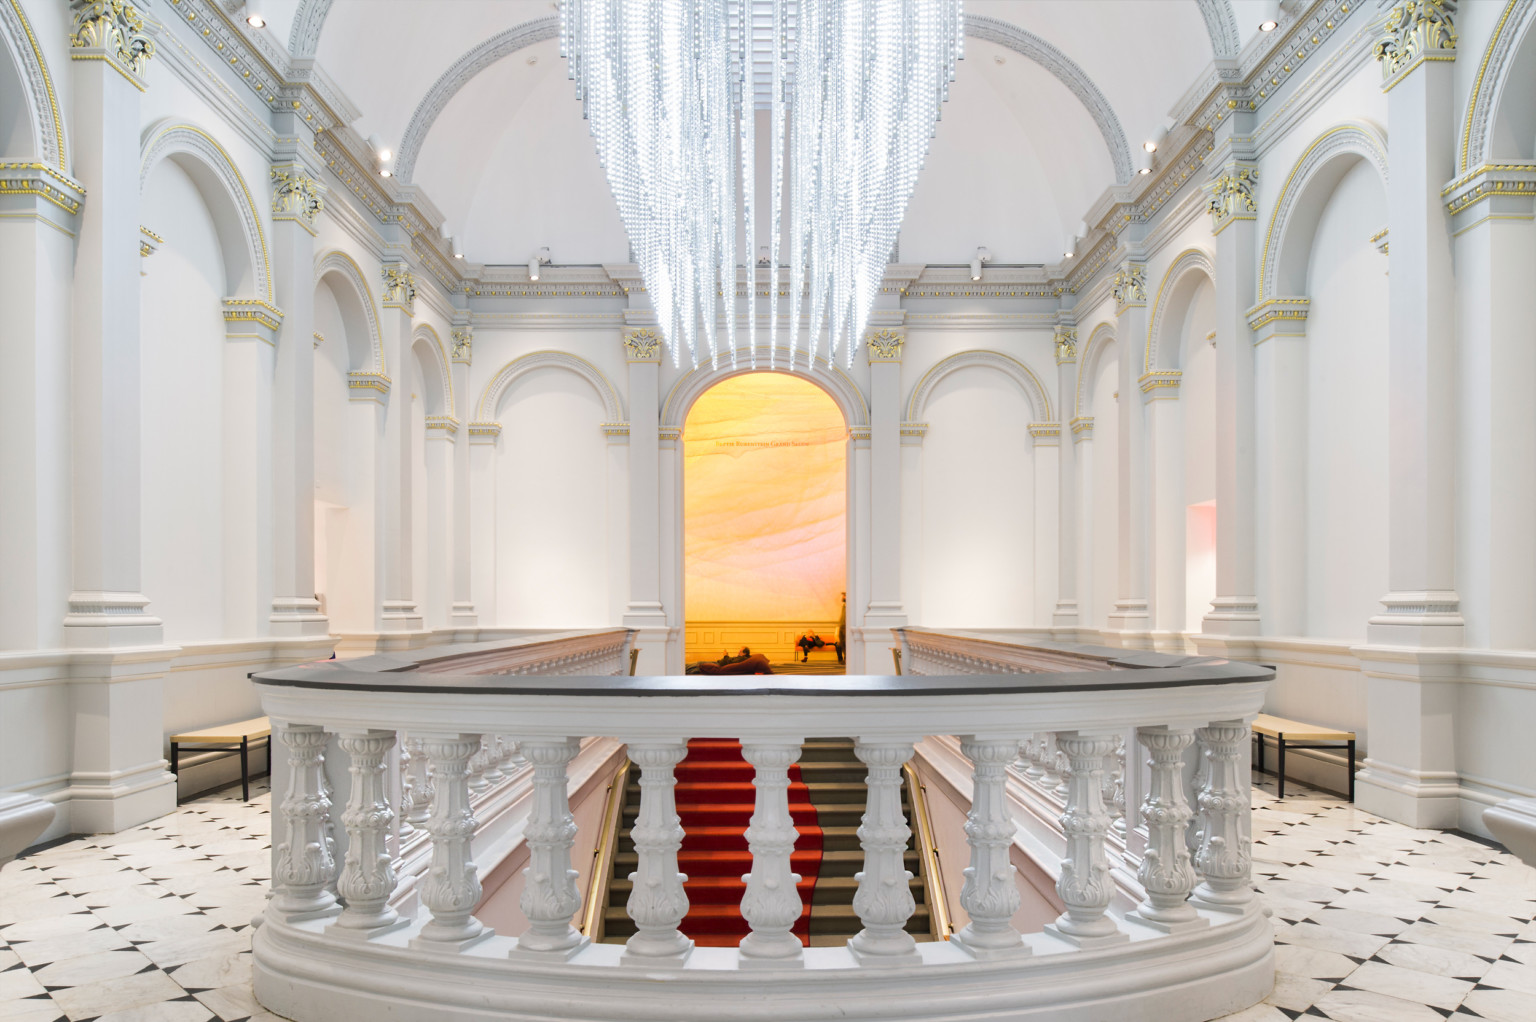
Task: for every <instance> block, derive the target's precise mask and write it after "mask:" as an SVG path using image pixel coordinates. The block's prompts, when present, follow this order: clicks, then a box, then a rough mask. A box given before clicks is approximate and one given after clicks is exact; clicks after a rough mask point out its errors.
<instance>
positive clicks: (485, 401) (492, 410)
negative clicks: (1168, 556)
mask: <svg viewBox="0 0 1536 1022" xmlns="http://www.w3.org/2000/svg"><path fill="white" fill-rule="evenodd" d="M536 369H565V370H567V371H569V372H573V373H575V374H576V375H577V376H580V377H581V378H582V379H584V380H586V381H587V382H588V383H590V384H592V389H593V390H595V391H597V395H598V397H600V398H602V399H603V415H604V420H603V421H604V423H605V424H606V423H621V422H623V421H624V405H623V403H622V402H620V401H619V392H618V391H617V390H615V389H614V386H613V384H612V383H611V382H610V381H609V379H608V377H606V376H604V375H603V371H602V370H601V369H599V368H598V367H597V366H595V365H593V364H592V363H591V362H588V361H587V360H586V359H584V358H581V357H580V356H577V355H572V354H569V353H567V352H564V351H533V352H529V353H528V354H526V355H523V356H520V357H518V358H514V359H513V360H512V361H510V362H508V363H507V364H506V365H504V366H502V367H501V369H500V370H498V371H497V373H496V375H495V376H493V377H491V382H490V383H489V384H487V385H486V388H485V392H484V393H483V394H481V395H480V404H479V405H478V406H477V407H476V409H475V421H476V422H496V421H498V419H497V416H498V415H499V414H500V410H499V409H498V408H497V406H498V405H500V404H501V397H502V395H503V394H505V393H506V392H507V388H508V387H510V386H512V384H513V383H515V382H516V381H517V380H518V378H519V377H522V376H526V375H527V374H528V373H531V372H533V371H534V370H536Z"/></svg>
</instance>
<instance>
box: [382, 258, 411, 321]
mask: <svg viewBox="0 0 1536 1022" xmlns="http://www.w3.org/2000/svg"><path fill="white" fill-rule="evenodd" d="M384 304H385V306H386V307H388V308H391V309H404V310H405V311H406V312H409V313H411V314H412V315H414V314H415V312H416V275H415V274H413V273H412V272H411V271H410V268H409V267H407V266H405V265H404V264H403V263H389V264H386V265H385V267H384Z"/></svg>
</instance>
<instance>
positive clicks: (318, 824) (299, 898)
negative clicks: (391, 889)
mask: <svg viewBox="0 0 1536 1022" xmlns="http://www.w3.org/2000/svg"><path fill="white" fill-rule="evenodd" d="M277 737H278V741H280V742H281V743H282V744H283V746H284V747H285V748H287V750H288V793H287V794H286V795H284V796H283V801H282V804H281V805H280V806H279V807H278V811H279V812H280V813H281V814H282V817H283V830H284V832H285V840H284V841H283V842H282V843H281V844H280V845H278V848H277V865H276V867H275V868H274V870H273V873H272V908H273V909H274V910H275V911H277V912H279V913H281V914H282V915H283V916H284V917H285V918H286V919H288V920H289V921H290V922H297V921H299V920H302V919H316V918H320V917H322V916H327V915H334V914H335V913H336V912H338V911H340V910H339V909H338V908H337V905H336V897H335V895H333V894H332V893H331V891H330V887H331V885H332V884H333V883H335V880H336V859H335V857H334V855H333V853H332V846H331V841H330V837H329V834H328V827H329V824H330V820H331V799H330V796H329V794H328V793H327V790H326V784H325V745H326V741H327V740H328V737H329V736H327V735H326V733H325V731H324V729H322V728H319V727H315V726H312V725H306V724H283V725H279V726H278V728H277Z"/></svg>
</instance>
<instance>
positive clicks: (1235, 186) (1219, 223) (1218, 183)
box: [1205, 164, 1259, 234]
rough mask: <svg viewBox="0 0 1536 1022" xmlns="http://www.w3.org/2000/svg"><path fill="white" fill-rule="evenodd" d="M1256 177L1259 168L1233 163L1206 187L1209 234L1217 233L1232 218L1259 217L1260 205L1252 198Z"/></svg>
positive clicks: (1224, 227) (1257, 176)
mask: <svg viewBox="0 0 1536 1022" xmlns="http://www.w3.org/2000/svg"><path fill="white" fill-rule="evenodd" d="M1258 180H1259V171H1258V168H1256V167H1246V166H1240V165H1236V164H1234V165H1232V166H1231V167H1230V168H1229V169H1228V170H1227V172H1226V173H1225V174H1222V175H1221V176H1220V177H1218V178H1216V179H1215V180H1214V181H1212V182H1211V183H1210V184H1209V185H1208V186H1207V191H1208V192H1209V194H1210V199H1209V200H1208V201H1207V202H1206V204H1205V211H1206V212H1207V213H1209V214H1210V215H1211V233H1212V234H1220V233H1221V232H1222V231H1224V230H1226V228H1227V225H1228V224H1230V223H1232V222H1233V221H1234V220H1257V219H1258V218H1259V217H1258V213H1259V206H1258V203H1257V202H1255V201H1254V198H1253V188H1254V185H1255V184H1256V183H1257V182H1258Z"/></svg>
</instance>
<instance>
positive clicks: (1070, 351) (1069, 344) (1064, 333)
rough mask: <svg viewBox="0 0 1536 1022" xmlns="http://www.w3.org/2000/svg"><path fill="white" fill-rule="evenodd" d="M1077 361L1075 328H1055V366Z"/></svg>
mask: <svg viewBox="0 0 1536 1022" xmlns="http://www.w3.org/2000/svg"><path fill="white" fill-rule="evenodd" d="M1075 361H1077V327H1075V326H1059V327H1057V328H1056V364H1057V365H1061V364H1062V363H1063V362H1075Z"/></svg>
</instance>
